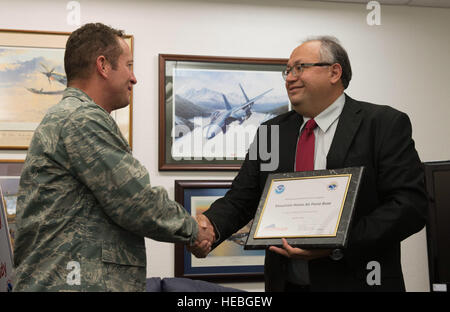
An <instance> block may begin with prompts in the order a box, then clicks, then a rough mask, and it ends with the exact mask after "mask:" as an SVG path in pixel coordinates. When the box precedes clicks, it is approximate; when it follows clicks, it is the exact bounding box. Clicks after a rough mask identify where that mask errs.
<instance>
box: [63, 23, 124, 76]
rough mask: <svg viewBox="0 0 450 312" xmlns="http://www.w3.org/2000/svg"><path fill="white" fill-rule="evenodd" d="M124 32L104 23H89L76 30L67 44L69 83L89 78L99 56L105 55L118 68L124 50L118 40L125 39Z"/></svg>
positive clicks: (66, 69)
mask: <svg viewBox="0 0 450 312" xmlns="http://www.w3.org/2000/svg"><path fill="white" fill-rule="evenodd" d="M123 37H124V33H123V31H122V30H116V29H114V28H111V27H109V26H106V25H104V24H102V23H89V24H86V25H83V26H82V27H80V28H78V29H77V30H75V31H74V32H73V33H72V34H71V35H70V37H69V39H68V40H67V43H66V52H65V54H64V68H65V71H66V75H67V83H68V84H69V83H70V82H71V81H72V80H74V79H79V78H81V79H83V78H88V77H89V75H90V74H91V70H92V65H93V64H94V63H95V61H96V59H97V57H98V56H100V55H103V56H105V58H106V59H107V60H108V61H109V62H110V63H111V66H112V67H113V69H116V68H117V60H118V58H119V56H120V55H121V54H122V52H123V49H122V47H121V46H120V44H119V41H118V40H117V39H118V38H123Z"/></svg>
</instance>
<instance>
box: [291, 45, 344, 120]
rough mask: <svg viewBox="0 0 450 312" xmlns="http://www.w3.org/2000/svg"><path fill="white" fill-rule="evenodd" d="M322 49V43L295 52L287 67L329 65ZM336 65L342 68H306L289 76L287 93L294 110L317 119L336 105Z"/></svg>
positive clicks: (300, 47) (302, 46)
mask: <svg viewBox="0 0 450 312" xmlns="http://www.w3.org/2000/svg"><path fill="white" fill-rule="evenodd" d="M320 47H321V43H320V41H309V42H306V43H304V44H302V45H300V46H299V47H297V48H296V49H295V50H294V51H293V52H292V54H291V57H290V58H289V61H288V63H287V67H288V68H292V67H293V66H294V65H296V64H301V63H319V62H327V61H328V60H322V59H321V56H320ZM335 65H337V66H339V64H333V65H331V66H311V67H305V68H303V70H302V72H301V73H297V75H296V76H294V75H293V74H292V73H289V75H288V76H287V77H286V90H287V94H288V96H289V99H290V101H291V104H292V107H293V109H294V110H296V111H297V112H298V113H299V114H301V115H303V116H307V117H312V118H313V117H315V116H316V115H317V114H319V113H320V112H321V111H323V110H324V109H325V108H326V107H328V106H329V105H330V104H331V103H332V102H330V98H332V97H334V94H335V92H336V90H335V89H336V84H335V82H336V77H335V74H336V73H335V68H334V67H335ZM339 78H340V76H339ZM341 93H342V91H341Z"/></svg>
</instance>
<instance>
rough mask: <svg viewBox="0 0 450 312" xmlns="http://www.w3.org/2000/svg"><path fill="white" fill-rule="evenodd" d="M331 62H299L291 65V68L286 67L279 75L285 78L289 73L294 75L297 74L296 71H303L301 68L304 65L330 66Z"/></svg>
mask: <svg viewBox="0 0 450 312" xmlns="http://www.w3.org/2000/svg"><path fill="white" fill-rule="evenodd" d="M331 65H333V64H331V63H323V62H322V63H300V64H295V65H294V66H293V67H291V68H289V69H288V68H286V69H285V70H283V71H282V72H281V75H282V76H283V79H284V80H286V78H287V76H289V73H291V72H292V75H294V77H297V76H298V73H301V72H302V71H303V68H305V67H312V66H331Z"/></svg>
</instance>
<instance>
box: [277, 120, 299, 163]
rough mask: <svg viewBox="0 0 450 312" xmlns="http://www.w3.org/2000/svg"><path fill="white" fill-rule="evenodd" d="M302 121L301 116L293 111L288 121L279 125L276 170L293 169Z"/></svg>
mask: <svg viewBox="0 0 450 312" xmlns="http://www.w3.org/2000/svg"><path fill="white" fill-rule="evenodd" d="M302 123H303V117H302V116H300V115H299V114H297V113H293V114H292V115H291V116H290V118H289V120H288V122H286V123H283V124H281V125H280V141H279V142H280V155H279V156H280V164H279V166H278V172H292V171H294V163H295V152H296V148H297V139H298V132H299V131H300V126H301V125H302Z"/></svg>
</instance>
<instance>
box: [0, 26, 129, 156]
mask: <svg viewBox="0 0 450 312" xmlns="http://www.w3.org/2000/svg"><path fill="white" fill-rule="evenodd" d="M69 35H70V33H67V32H48V31H29V30H6V29H0V149H14V150H20V149H27V148H28V145H29V143H30V141H31V137H32V136H33V132H34V129H36V127H37V125H38V124H39V123H40V121H41V120H42V118H43V117H44V115H45V112H46V111H47V110H48V108H49V107H51V106H53V105H55V104H57V103H58V102H59V100H60V99H61V95H62V93H63V91H64V89H65V88H66V85H67V78H66V75H65V73H64V49H65V46H66V41H67V39H68V38H69ZM125 40H126V41H127V43H128V45H129V46H130V49H131V50H132V51H133V37H132V36H126V38H125ZM132 97H133V95H131V99H130V105H129V106H127V107H125V108H122V109H120V110H117V111H113V112H112V114H111V116H112V117H113V118H114V119H115V120H116V122H117V124H118V125H119V128H120V129H121V131H122V133H123V135H124V136H125V138H127V139H128V142H129V143H130V146H131V145H132V142H131V139H132V131H131V129H132Z"/></svg>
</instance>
